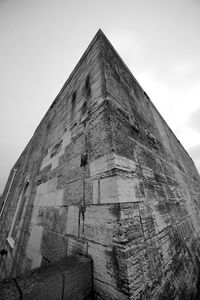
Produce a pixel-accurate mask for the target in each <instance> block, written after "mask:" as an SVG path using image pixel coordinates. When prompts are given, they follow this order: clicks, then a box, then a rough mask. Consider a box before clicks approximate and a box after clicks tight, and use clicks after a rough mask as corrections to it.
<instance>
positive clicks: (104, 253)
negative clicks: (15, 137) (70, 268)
mask: <svg viewBox="0 0 200 300" xmlns="http://www.w3.org/2000/svg"><path fill="white" fill-rule="evenodd" d="M14 168H15V169H17V170H18V171H17V173H16V176H15V178H14V181H13V183H12V186H11V190H10V193H9V195H8V197H7V200H6V205H5V208H4V211H3V214H2V217H1V220H0V222H1V224H0V230H1V235H0V236H1V245H2V248H5V249H6V250H7V251H8V254H7V256H5V257H4V258H3V259H4V260H1V274H2V277H6V276H8V275H9V276H16V275H18V274H20V273H23V272H25V271H26V270H30V269H33V268H35V267H38V266H40V265H44V264H48V263H50V262H55V261H59V260H60V259H62V258H63V257H65V256H69V255H73V254H76V253H83V254H87V255H89V256H91V257H92V259H93V268H94V269H93V289H94V294H95V297H96V299H106V300H107V299H120V300H121V299H122V300H123V299H155V300H156V299H157V300H161V299H198V297H199V287H198V284H199V280H200V279H199V278H200V261H199V257H200V253H199V249H200V248H199V246H200V244H199V237H200V233H199V230H200V219H199V209H200V204H199V203H200V202H199V201H200V199H199V197H200V178H199V174H198V172H197V171H196V168H195V166H194V164H193V162H192V160H191V158H190V157H189V156H188V154H187V153H186V151H185V150H184V148H183V147H182V145H181V144H180V143H179V141H178V140H177V139H176V137H175V136H174V134H173V133H172V131H171V130H170V129H169V127H168V126H167V124H166V123H165V121H164V120H163V119H162V117H161V116H160V115H159V113H158V111H157V110H156V108H155V107H154V105H153V104H152V103H151V101H150V99H149V98H148V96H147V95H146V93H145V92H144V91H143V90H142V88H141V87H140V85H139V84H138V82H137V81H136V79H135V78H134V77H133V75H132V74H131V73H130V71H129V70H128V68H127V67H126V66H125V65H124V63H123V62H122V60H121V59H120V57H119V56H118V54H117V53H116V52H115V50H114V49H113V47H112V46H111V45H110V43H109V41H108V40H107V39H106V37H105V36H104V35H103V33H102V32H101V31H99V32H98V33H97V35H96V36H95V38H94V39H93V41H92V42H91V44H90V46H89V47H88V49H87V50H86V52H85V53H84V55H83V57H82V58H81V60H80V61H79V63H78V65H77V66H76V68H75V70H74V71H73V72H72V74H71V76H70V78H69V79H68V80H67V82H66V84H65V85H64V87H63V88H62V90H61V92H60V93H59V95H58V96H57V98H56V99H55V101H54V103H53V104H52V105H51V107H50V109H49V111H48V112H47V114H46V115H45V117H44V118H43V120H42V121H41V123H40V125H39V126H38V128H37V129H36V132H35V134H34V136H33V138H32V139H31V141H30V142H29V144H28V145H27V147H26V149H25V150H24V152H23V153H22V155H21V157H20V158H19V160H18V161H17V163H16V165H15V166H14ZM11 178H12V171H11V175H10V177H9V179H8V183H7V186H6V189H5V191H4V195H3V196H4V199H5V195H6V193H7V192H6V191H8V189H9V187H10V181H11ZM27 180H29V182H30V191H29V197H27V199H26V201H25V205H24V208H23V214H22V220H21V223H20V226H19V228H18V235H17V238H16V239H15V243H14V246H13V245H10V243H9V242H8V240H7V238H8V236H9V232H10V228H11V224H12V222H13V217H14V214H15V212H16V209H17V203H18V201H19V198H20V194H21V192H22V190H23V186H24V184H25V182H26V181H27ZM192 297H193V298H192Z"/></svg>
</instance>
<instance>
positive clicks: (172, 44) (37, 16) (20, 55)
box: [0, 0, 200, 193]
mask: <svg viewBox="0 0 200 300" xmlns="http://www.w3.org/2000/svg"><path fill="white" fill-rule="evenodd" d="M99 28H101V29H102V30H103V31H104V33H105V34H106V36H107V37H108V39H109V40H110V42H111V43H112V44H113V46H114V47H115V49H116V50H117V52H118V53H119V54H120V56H121V57H122V59H123V60H124V61H125V63H126V64H127V65H128V67H129V69H130V70H131V71H132V73H133V75H134V76H135V77H136V78H137V80H138V81H139V83H140V84H141V86H142V87H143V88H144V90H145V91H146V92H147V94H148V95H149V97H150V98H151V100H152V101H153V103H154V104H155V106H156V107H157V109H158V110H159V111H160V113H161V115H162V116H163V117H164V119H165V120H166V121H167V123H168V125H169V126H170V127H171V129H172V130H173V131H174V133H175V134H176V136H177V137H178V139H179V140H180V141H181V143H182V144H183V146H184V147H185V148H186V150H187V151H188V152H189V154H190V155H191V157H192V158H193V160H194V162H195V164H196V166H197V168H198V170H200V101H199V100H200V84H199V82H200V0H168V1H166V0H151V1H150V0H130V1H129V0H107V1H105V0H101V1H96V0H90V1H89V0H84V1H77V0H73V1H72V0H70V1H67V0H0V143H1V144H0V193H1V192H2V191H3V188H4V186H5V183H6V180H7V177H8V175H9V171H10V169H11V168H12V166H13V164H14V163H15V161H16V160H17V158H18V157H19V155H20V154H21V152H22V151H23V149H24V148H25V146H26V144H27V143H28V141H29V140H30V138H31V136H32V135H33V133H34V130H35V129H36V127H37V125H38V124H39V122H40V121H41V119H42V117H43V116H44V114H45V113H46V111H47V109H48V108H49V106H50V105H51V103H52V102H53V100H54V98H55V97H56V95H57V94H58V92H59V91H60V89H61V87H62V85H63V84H64V82H65V81H66V79H67V78H68V76H69V75H70V73H71V71H72V70H73V68H74V67H75V65H76V63H77V62H78V60H79V58H80V57H81V55H82V54H83V52H84V51H85V49H86V47H87V46H88V44H89V43H90V41H91V40H92V38H93V36H94V35H95V34H96V32H97V30H98V29H99Z"/></svg>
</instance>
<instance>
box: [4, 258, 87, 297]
mask: <svg viewBox="0 0 200 300" xmlns="http://www.w3.org/2000/svg"><path fill="white" fill-rule="evenodd" d="M0 298H1V300H20V299H26V300H28V299H37V300H44V299H50V300H64V299H66V300H67V299H70V300H77V299H79V300H86V299H87V300H89V299H92V262H91V260H89V259H88V258H85V257H78V256H76V257H69V258H67V259H64V260H61V261H60V262H59V263H54V264H49V265H48V266H45V267H44V266H43V267H40V268H36V269H34V270H32V271H29V272H26V273H24V274H23V275H20V276H18V277H16V278H13V279H5V280H3V281H1V282H0Z"/></svg>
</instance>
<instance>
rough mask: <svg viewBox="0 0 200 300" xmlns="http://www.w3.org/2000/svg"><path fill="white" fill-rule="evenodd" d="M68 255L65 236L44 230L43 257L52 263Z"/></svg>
mask: <svg viewBox="0 0 200 300" xmlns="http://www.w3.org/2000/svg"><path fill="white" fill-rule="evenodd" d="M66 254H67V238H65V237H64V236H62V235H60V234H58V233H55V232H51V231H47V230H44V232H43V236H42V243H41V255H42V256H44V257H46V258H47V259H48V260H50V261H51V262H55V261H58V260H60V259H62V258H64V257H65V256H66Z"/></svg>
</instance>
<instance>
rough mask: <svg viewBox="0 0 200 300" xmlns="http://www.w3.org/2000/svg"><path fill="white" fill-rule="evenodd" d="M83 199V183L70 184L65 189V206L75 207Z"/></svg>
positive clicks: (80, 181) (79, 181)
mask: <svg viewBox="0 0 200 300" xmlns="http://www.w3.org/2000/svg"><path fill="white" fill-rule="evenodd" d="M82 199H83V181H82V180H78V181H74V182H71V183H68V184H67V185H66V187H65V189H64V198H63V205H75V204H79V202H80V201H81V200H82Z"/></svg>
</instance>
